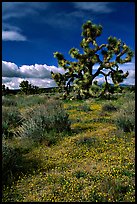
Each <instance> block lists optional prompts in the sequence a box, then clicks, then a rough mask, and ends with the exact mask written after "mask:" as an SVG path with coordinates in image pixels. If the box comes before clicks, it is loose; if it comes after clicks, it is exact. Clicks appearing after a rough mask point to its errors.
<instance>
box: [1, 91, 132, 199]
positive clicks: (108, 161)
mask: <svg viewBox="0 0 137 204" xmlns="http://www.w3.org/2000/svg"><path fill="white" fill-rule="evenodd" d="M59 98H60V96H59V94H55V95H51V96H47V95H45V94H40V95H16V96H14V95H6V96H3V97H2V200H3V202H13V201H14V202H37V201H44V202H50V201H51V202H56V201H62V202H65V201H68V202H71V201H74V202H76V201H78V202H79V201H83V202H84V201H90V202H134V201H135V93H134V92H133V91H127V90H126V91H125V92H123V93H121V94H118V95H116V96H115V97H112V98H111V99H104V98H102V99H100V98H88V99H84V100H78V99H74V100H68V99H62V100H61V99H59Z"/></svg>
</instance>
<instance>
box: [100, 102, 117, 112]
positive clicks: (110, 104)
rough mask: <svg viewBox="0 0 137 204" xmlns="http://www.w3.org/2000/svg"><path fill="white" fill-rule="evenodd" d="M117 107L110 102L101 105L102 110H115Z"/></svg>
mask: <svg viewBox="0 0 137 204" xmlns="http://www.w3.org/2000/svg"><path fill="white" fill-rule="evenodd" d="M116 110H117V108H116V107H115V106H114V105H113V104H112V103H107V104H104V105H103V106H102V111H108V112H111V111H116Z"/></svg>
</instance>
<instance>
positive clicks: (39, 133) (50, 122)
mask: <svg viewBox="0 0 137 204" xmlns="http://www.w3.org/2000/svg"><path fill="white" fill-rule="evenodd" d="M68 130H70V121H69V119H68V114H67V113H66V112H65V110H64V109H63V107H62V104H61V103H60V102H59V101H55V100H48V101H47V103H45V104H41V105H38V106H37V107H34V108H31V109H30V111H28V112H27V115H26V116H25V118H24V121H23V123H22V125H21V126H20V127H19V129H18V131H17V134H19V135H20V136H21V137H28V138H31V139H34V140H35V141H41V140H43V139H47V140H50V138H51V137H52V138H53V137H54V138H55V135H54V134H53V132H56V133H59V132H63V131H68ZM50 132H52V134H50V138H49V133H50Z"/></svg>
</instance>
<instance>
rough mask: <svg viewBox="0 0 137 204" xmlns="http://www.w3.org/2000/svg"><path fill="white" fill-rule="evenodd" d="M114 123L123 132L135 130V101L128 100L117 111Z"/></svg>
mask: <svg viewBox="0 0 137 204" xmlns="http://www.w3.org/2000/svg"><path fill="white" fill-rule="evenodd" d="M115 123H116V125H117V127H118V128H120V129H122V130H123V131H124V132H131V131H134V130H135V101H129V102H127V103H125V104H124V106H123V108H121V110H120V111H119V112H118V113H117V115H116V119H115Z"/></svg>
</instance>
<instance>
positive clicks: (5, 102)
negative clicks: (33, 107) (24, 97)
mask: <svg viewBox="0 0 137 204" xmlns="http://www.w3.org/2000/svg"><path fill="white" fill-rule="evenodd" d="M16 105H17V101H16V100H15V99H14V98H12V97H6V96H3V97H2V106H16Z"/></svg>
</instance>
